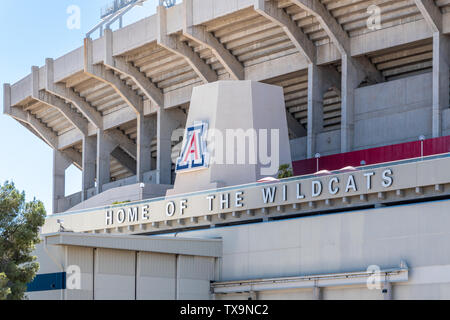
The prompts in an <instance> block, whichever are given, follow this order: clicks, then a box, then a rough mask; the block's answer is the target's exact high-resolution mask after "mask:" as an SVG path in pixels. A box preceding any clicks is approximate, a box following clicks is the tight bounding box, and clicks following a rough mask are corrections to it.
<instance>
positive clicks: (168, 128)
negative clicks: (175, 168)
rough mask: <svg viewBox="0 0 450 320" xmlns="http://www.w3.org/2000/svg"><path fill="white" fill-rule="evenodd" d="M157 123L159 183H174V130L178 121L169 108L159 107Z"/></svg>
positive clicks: (157, 179)
mask: <svg viewBox="0 0 450 320" xmlns="http://www.w3.org/2000/svg"><path fill="white" fill-rule="evenodd" d="M157 116H158V125H157V139H158V142H157V146H158V147H157V149H158V151H157V160H156V167H157V178H156V181H157V183H158V184H172V140H171V138H172V132H173V130H174V129H176V121H175V120H174V119H173V118H172V117H171V116H170V111H169V110H164V109H163V108H159V110H158V115H157Z"/></svg>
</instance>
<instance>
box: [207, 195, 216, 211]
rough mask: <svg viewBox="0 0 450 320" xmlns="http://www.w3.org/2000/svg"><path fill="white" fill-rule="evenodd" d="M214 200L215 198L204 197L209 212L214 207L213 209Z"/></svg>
mask: <svg viewBox="0 0 450 320" xmlns="http://www.w3.org/2000/svg"><path fill="white" fill-rule="evenodd" d="M215 198H216V196H209V197H206V199H207V200H208V202H209V211H213V209H214V207H213V200H214V199H215Z"/></svg>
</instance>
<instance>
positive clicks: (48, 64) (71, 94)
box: [45, 58, 103, 129]
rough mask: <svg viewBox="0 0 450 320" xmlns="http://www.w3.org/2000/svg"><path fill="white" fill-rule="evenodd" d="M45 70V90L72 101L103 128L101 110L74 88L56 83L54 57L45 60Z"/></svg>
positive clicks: (94, 123) (87, 117) (94, 122)
mask: <svg viewBox="0 0 450 320" xmlns="http://www.w3.org/2000/svg"><path fill="white" fill-rule="evenodd" d="M45 70H46V80H45V90H46V91H48V92H50V93H52V94H54V95H56V96H58V97H60V98H62V99H64V100H66V101H70V102H71V103H72V104H73V105H74V106H75V107H76V108H77V109H78V111H80V112H81V113H82V114H83V115H84V116H85V117H86V119H88V120H89V122H91V123H92V124H93V125H94V126H95V127H96V128H98V129H103V119H102V115H101V114H100V112H98V111H97V110H95V108H93V107H92V106H91V105H90V104H89V103H88V102H87V101H86V100H85V99H83V98H82V97H80V96H79V95H78V94H77V93H76V92H75V91H73V89H71V88H66V87H65V86H64V85H62V84H58V83H55V80H54V62H53V59H50V58H48V59H46V60H45Z"/></svg>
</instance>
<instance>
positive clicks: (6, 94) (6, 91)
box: [3, 83, 11, 114]
mask: <svg viewBox="0 0 450 320" xmlns="http://www.w3.org/2000/svg"><path fill="white" fill-rule="evenodd" d="M10 112H11V85H10V84H9V83H5V84H3V113H4V114H10Z"/></svg>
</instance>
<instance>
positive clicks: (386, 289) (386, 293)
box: [381, 281, 392, 300]
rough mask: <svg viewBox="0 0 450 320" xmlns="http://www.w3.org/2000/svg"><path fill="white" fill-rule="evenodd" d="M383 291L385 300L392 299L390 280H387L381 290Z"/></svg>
mask: <svg viewBox="0 0 450 320" xmlns="http://www.w3.org/2000/svg"><path fill="white" fill-rule="evenodd" d="M381 292H382V293H383V298H384V300H392V284H391V283H390V282H387V281H386V282H385V283H384V284H383V288H382V290H381Z"/></svg>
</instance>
